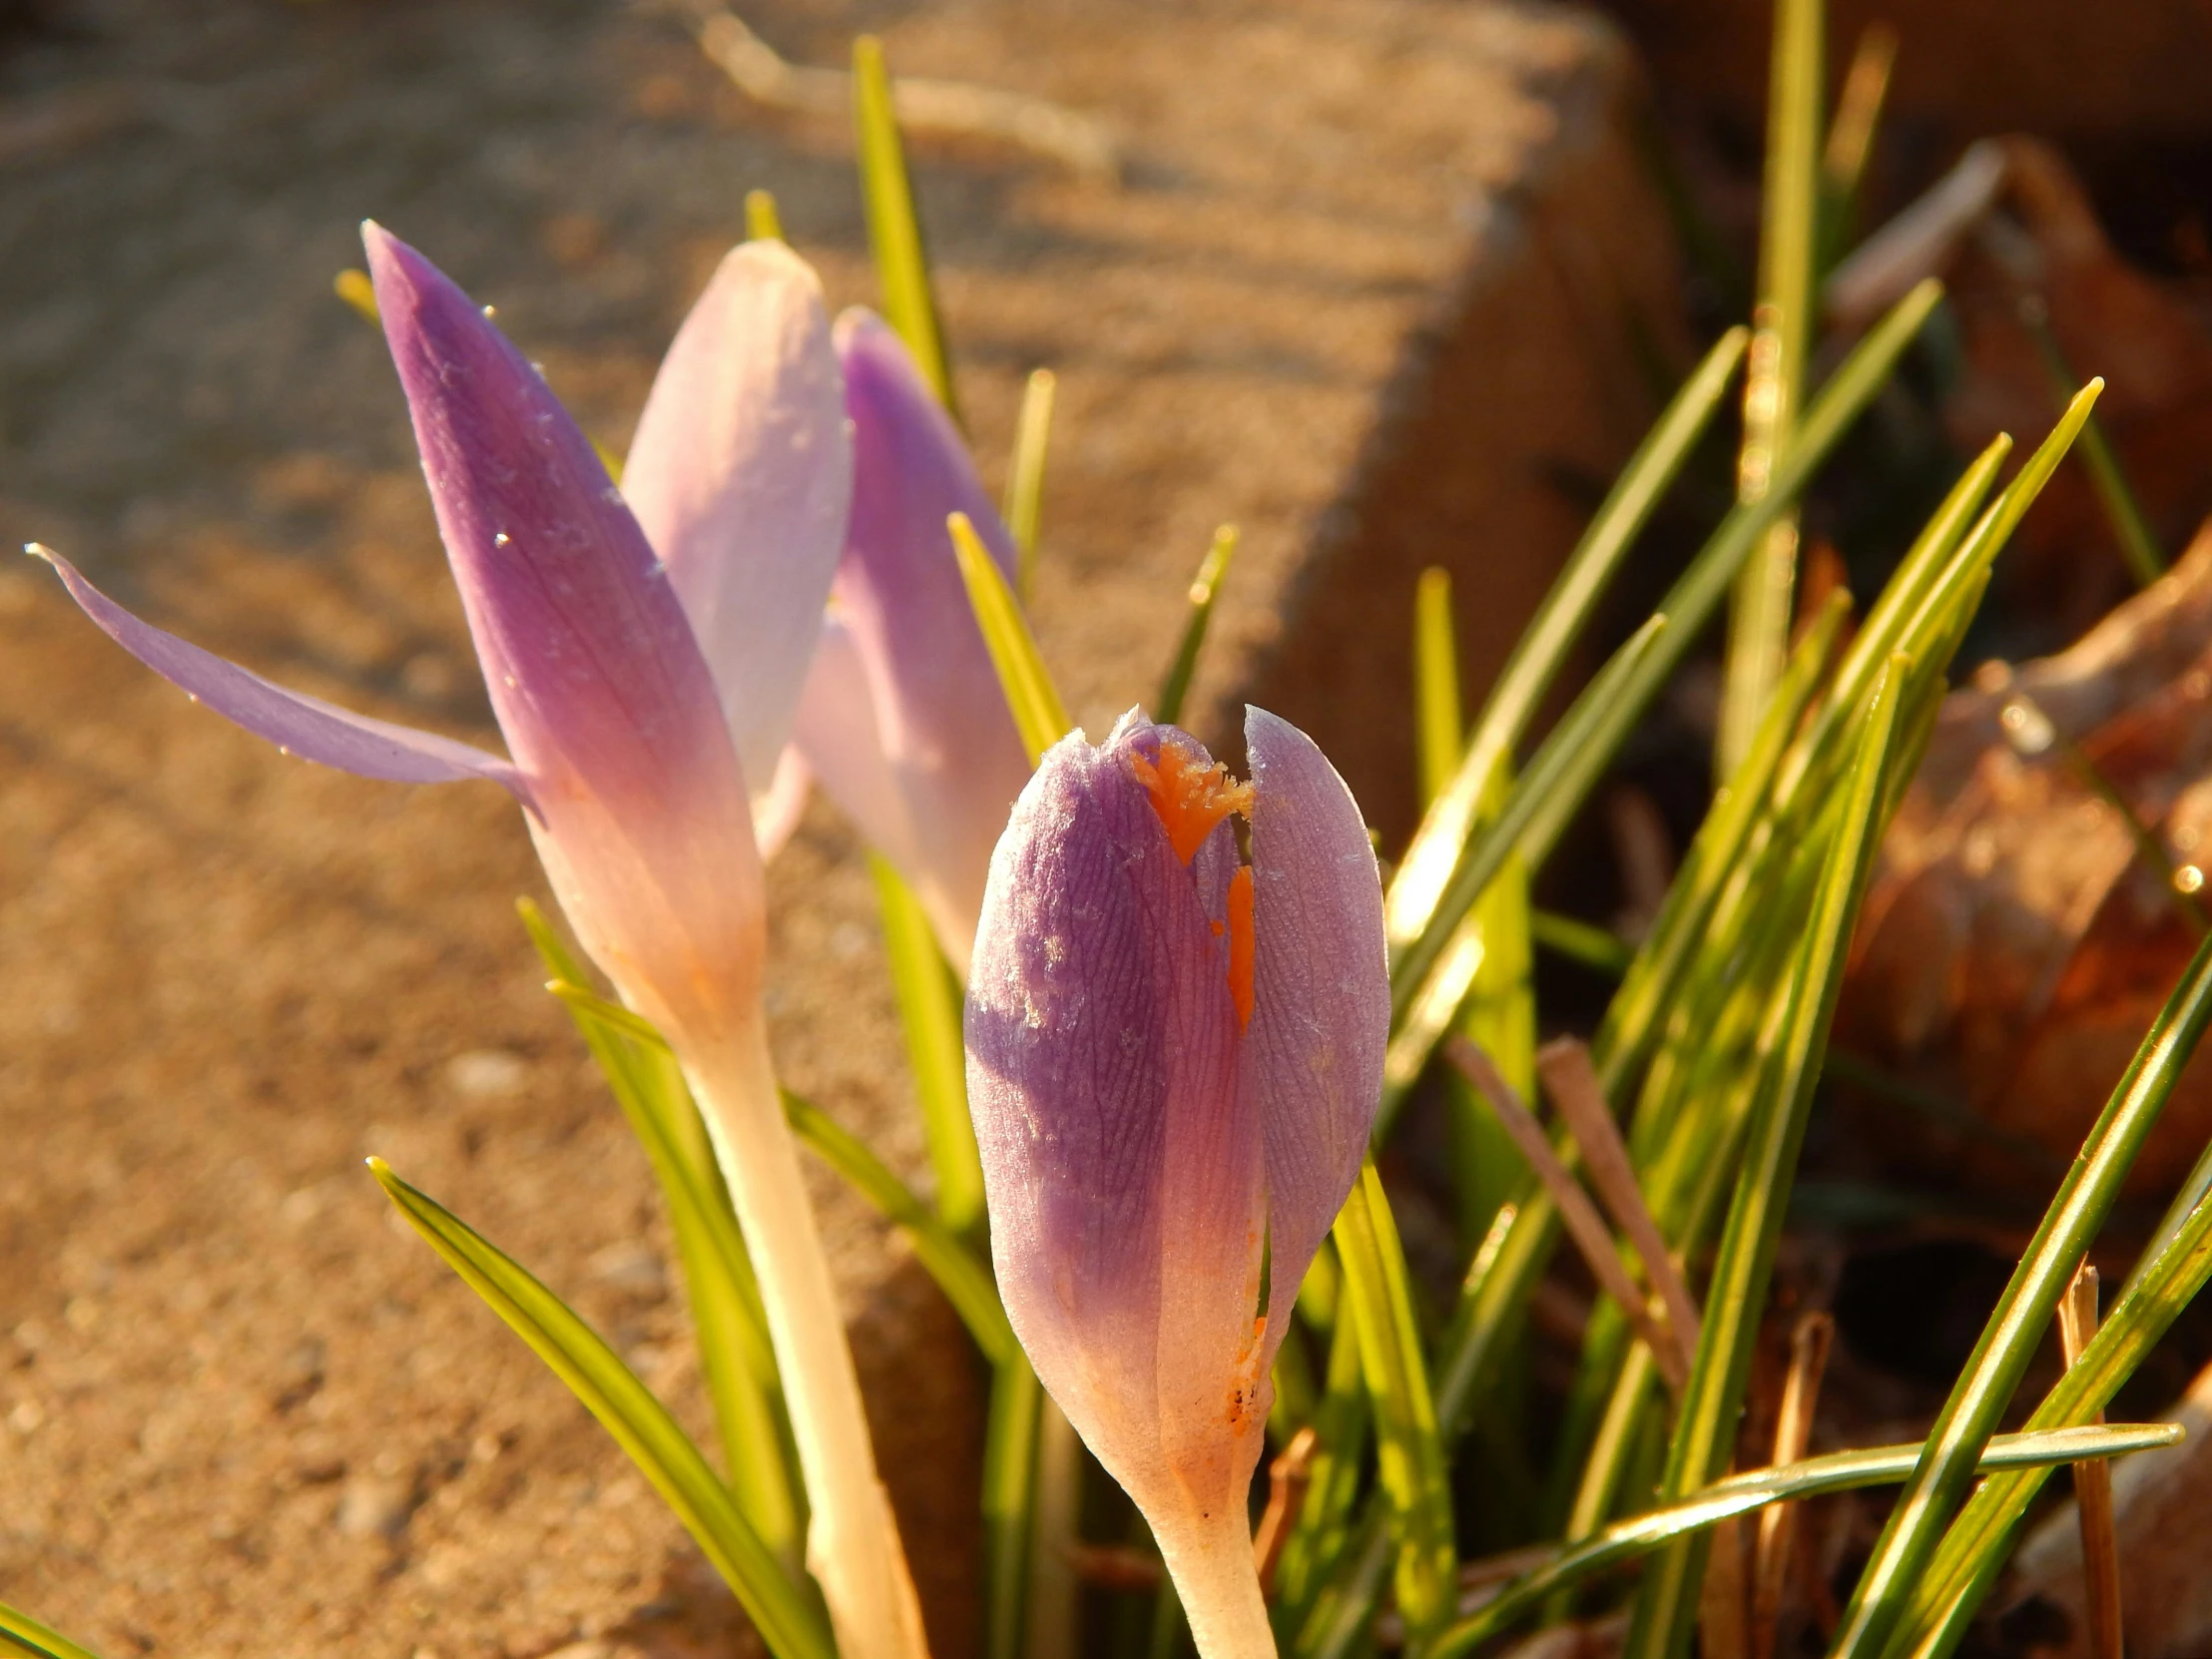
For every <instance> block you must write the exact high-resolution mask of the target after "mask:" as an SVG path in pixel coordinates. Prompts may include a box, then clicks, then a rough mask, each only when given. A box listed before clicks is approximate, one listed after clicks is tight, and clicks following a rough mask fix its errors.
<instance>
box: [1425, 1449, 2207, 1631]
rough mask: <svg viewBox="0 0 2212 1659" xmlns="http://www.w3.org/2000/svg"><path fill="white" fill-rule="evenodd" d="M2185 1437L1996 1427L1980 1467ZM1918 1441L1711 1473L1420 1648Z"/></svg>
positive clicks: (1492, 1623)
mask: <svg viewBox="0 0 2212 1659" xmlns="http://www.w3.org/2000/svg"><path fill="white" fill-rule="evenodd" d="M2180 1438H2181V1427H2180V1425H2179V1424H2178V1423H2165V1422H2149V1423H2120V1424H2114V1425H2111V1426H2101V1427H2082V1428H2062V1429H2057V1430H2053V1431H2047V1432H2042V1433H2020V1434H2000V1435H1998V1436H1997V1437H1996V1438H1994V1439H1992V1440H1991V1441H1990V1442H1989V1444H1988V1445H1987V1446H1986V1447H1985V1448H1984V1449H1983V1451H1982V1454H1981V1460H1980V1463H1979V1464H1978V1467H1979V1469H1980V1470H1982V1471H1983V1472H1990V1471H1994V1470H1999V1469H2020V1468H2039V1469H2049V1468H2054V1467H2057V1466H2059V1465H2061V1464H2064V1463H2067V1462H2070V1461H2074V1460H2076V1459H2080V1458H2085V1457H2120V1456H2125V1455H2126V1454H2127V1453H2129V1452H2134V1451H2149V1450H2154V1449H2156V1448H2157V1447H2159V1446H2168V1445H2173V1444H2175V1443H2176V1442H2178V1441H2179V1440H2180ZM1921 1450H1922V1447H1921V1446H1920V1445H1919V1444H1918V1443H1915V1444H1911V1445H1889V1446H1875V1447H1870V1448H1869V1449H1867V1450H1864V1451H1837V1452H1831V1453H1829V1454H1828V1455H1826V1456H1824V1457H1809V1458H1807V1459H1805V1460H1804V1461H1803V1462H1798V1463H1784V1464H1782V1465H1781V1466H1780V1467H1777V1468H1765V1469H1758V1470H1755V1471H1753V1472H1752V1473H1749V1474H1740V1475H1735V1476H1733V1477H1731V1478H1730V1479H1727V1480H1719V1481H1715V1482H1714V1483H1713V1484H1712V1485H1710V1486H1707V1487H1706V1488H1705V1489H1704V1490H1702V1491H1700V1492H1699V1493H1697V1494H1696V1495H1695V1496H1694V1497H1691V1498H1688V1499H1686V1500H1684V1501H1683V1502H1680V1503H1673V1504H1669V1505H1667V1506H1666V1507H1664V1508H1660V1509H1653V1510H1649V1511H1647V1512H1646V1513H1644V1514H1641V1515H1637V1516H1635V1517H1634V1518H1633V1519H1630V1520H1624V1521H1619V1522H1616V1523H1615V1524H1614V1525H1612V1526H1608V1527H1606V1528H1605V1529H1604V1530H1603V1531H1601V1532H1598V1533H1596V1534H1594V1535H1593V1536H1591V1537H1590V1538H1588V1539H1586V1540H1585V1541H1583V1542H1582V1543H1579V1544H1576V1545H1575V1546H1573V1547H1572V1548H1569V1549H1565V1550H1562V1551H1560V1552H1559V1554H1558V1555H1556V1556H1554V1557H1553V1558H1552V1559H1551V1560H1550V1561H1547V1562H1545V1563H1544V1564H1543V1565H1542V1566H1540V1567H1537V1568H1535V1569H1534V1570H1532V1571H1530V1572H1527V1573H1524V1574H1523V1575H1521V1576H1520V1577H1518V1578H1516V1579H1514V1580H1513V1581H1512V1582H1510V1583H1509V1584H1507V1585H1506V1586H1505V1587H1504V1589H1503V1590H1501V1591H1500V1592H1499V1593H1498V1595H1497V1596H1496V1598H1495V1599H1494V1600H1492V1601H1489V1602H1487V1603H1485V1604H1484V1605H1483V1606H1482V1607H1481V1608H1480V1609H1479V1610H1478V1611H1476V1612H1475V1613H1473V1614H1472V1615H1470V1616H1469V1617H1467V1618H1464V1619H1461V1620H1459V1621H1458V1622H1457V1623H1456V1624H1454V1625H1452V1626H1451V1628H1450V1629H1448V1630H1446V1631H1444V1632H1443V1633H1442V1634H1440V1635H1439V1636H1438V1637H1437V1638H1436V1640H1435V1641H1434V1642H1432V1643H1431V1644H1430V1645H1429V1646H1428V1648H1426V1649H1425V1650H1424V1652H1423V1659H1454V1656H1456V1655H1458V1654H1462V1653H1466V1652H1468V1651H1470V1650H1471V1649H1473V1648H1474V1647H1476V1646H1477V1645H1479V1644H1480V1643H1482V1642H1485V1641H1487V1640H1489V1639H1490V1638H1491V1637H1493V1636H1497V1635H1501V1634H1503V1633H1504V1632H1505V1631H1507V1630H1509V1629H1511V1628H1512V1626H1513V1625H1514V1624H1516V1623H1518V1622H1519V1621H1520V1620H1521V1619H1522V1618H1525V1617H1526V1616H1527V1615H1528V1614H1530V1613H1531V1612H1533V1611H1535V1610H1536V1609H1537V1608H1538V1607H1540V1606H1541V1605H1542V1604H1543V1603H1544V1602H1545V1600H1547V1599H1548V1598H1549V1597H1551V1596H1552V1595H1554V1594H1556V1593H1557V1592H1558V1591H1560V1590H1563V1589H1565V1588H1567V1587H1569V1586H1570V1585H1573V1584H1576V1583H1579V1582H1580V1581H1582V1580H1583V1579H1586V1578H1589V1577H1591V1576H1592V1575H1593V1574H1596V1573H1600V1572H1603V1571H1605V1570H1606V1569H1607V1568H1610V1567H1616V1566H1619V1565H1621V1564H1622V1563H1624V1562H1628V1561H1633V1560H1635V1559H1637V1558H1638V1557H1639V1556H1642V1555H1647V1554H1649V1553H1650V1552H1651V1551H1653V1550H1655V1549H1658V1548H1660V1547H1661V1546H1663V1545H1665V1544H1668V1543H1672V1542H1673V1541H1675V1540H1676V1539H1679V1538H1684V1537H1687V1536H1689V1535H1691V1534H1692V1533H1696V1532H1701V1531H1703V1530H1705V1529H1706V1528H1707V1527H1711V1526H1717V1525H1719V1524H1720V1523H1721V1522H1722V1521H1724V1520H1732V1519H1734V1518H1735V1517H1737V1516H1739V1515H1748V1514H1751V1513H1753V1512H1755V1511H1757V1510H1759V1509H1763V1508H1765V1507H1766V1506H1767V1505H1768V1504H1771V1503H1790V1502H1795V1501H1797V1500H1798V1499H1801V1498H1809V1497H1819V1496H1822V1495H1824V1494H1826V1493H1829V1492H1845V1491H1854V1490H1857V1489H1859V1488H1861V1487H1865V1486H1882V1485H1887V1484H1889V1483H1890V1482H1892V1481H1896V1480H1903V1479H1904V1478H1905V1477H1906V1476H1907V1475H1909V1474H1911V1473H1912V1472H1913V1465H1914V1463H1915V1462H1916V1461H1917V1460H1918V1459H1919V1457H1920V1454H1921Z"/></svg>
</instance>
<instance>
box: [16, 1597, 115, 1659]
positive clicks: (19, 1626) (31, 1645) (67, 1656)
mask: <svg viewBox="0 0 2212 1659" xmlns="http://www.w3.org/2000/svg"><path fill="white" fill-rule="evenodd" d="M9 1649H13V1650H14V1651H15V1652H17V1653H20V1654H22V1655H24V1656H25V1659H99V1656H98V1655H97V1654H95V1653H94V1652H93V1651H92V1649H90V1648H86V1647H79V1646H78V1645H77V1644H76V1643H75V1642H73V1641H71V1640H70V1639H69V1638H68V1637H67V1636H64V1635H63V1634H62V1633H61V1632H60V1631H58V1630H52V1629H49V1628H48V1627H47V1626H45V1625H43V1624H41V1623H39V1622H38V1620H36V1619H34V1618H32V1617H31V1615H30V1614H28V1613H20V1612H18V1611H16V1609H14V1608H13V1607H10V1606H9V1605H8V1604H7V1603H6V1602H4V1601H0V1651H5V1650H9Z"/></svg>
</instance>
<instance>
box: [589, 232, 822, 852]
mask: <svg viewBox="0 0 2212 1659" xmlns="http://www.w3.org/2000/svg"><path fill="white" fill-rule="evenodd" d="M842 379H843V377H842V375H841V373H840V371H839V369H838V367H837V354H836V351H835V350H834V349H833V348H832V346H831V345H830V316H829V313H828V311H827V310H825V309H824V307H823V302H822V283H821V282H820V281H819V280H818V279H817V278H816V277H815V274H814V271H813V269H812V268H811V267H809V266H808V264H807V263H806V261H804V260H802V259H801V258H800V257H799V256H798V255H796V254H794V253H793V252H792V251H791V249H789V248H788V247H786V246H785V245H784V244H783V243H780V242H765V241H764V242H748V243H743V244H740V245H739V246H738V247H737V248H734V249H732V250H731V251H730V253H729V254H728V255H727V256H725V257H724V259H723V262H722V264H721V266H720V268H719V269H717V271H716V272H715V275H714V277H713V279H712V280H710V281H709V282H708V284H707V288H706V291H705V292H704V293H702V294H701V295H700V296H699V299H698V301H697V302H696V303H695V304H694V305H693V306H692V308H691V314H690V315H689V316H688V317H686V318H685V320H684V325H683V327H682V328H680V329H679V330H678V331H677V334H676V339H675V342H674V343H673V344H671V345H670V347H669V349H668V354H667V355H666V356H665V357H663V358H662V359H661V367H660V372H659V373H658V374H657V375H655V377H654V380H653V390H652V392H651V393H650V395H648V396H647V398H646V401H645V411H644V413H643V414H641V415H640V416H639V418H638V429H637V434H636V436H635V437H634V438H633V439H632V440H631V445H630V455H629V458H628V460H627V461H626V462H625V463H624V465H623V473H622V493H623V496H624V498H625V499H627V500H628V502H629V503H630V510H631V512H632V513H634V514H635V515H636V516H637V520H638V523H639V525H640V526H641V527H642V528H643V529H644V531H645V537H646V540H647V541H649V542H650V543H652V545H653V547H654V549H655V550H656V551H657V552H658V553H659V554H660V555H661V559H662V562H663V563H665V564H666V565H667V566H668V574H669V580H670V582H671V583H672V584H673V585H674V586H675V589H676V597H677V598H678V599H679V600H681V601H682V602H683V606H684V612H685V615H686V616H688V617H689V618H690V619H691V625H692V632H693V633H694V634H696V635H697V636H698V639H699V644H700V649H701V650H702V651H704V652H705V653H706V657H707V663H708V666H709V667H710V668H711V669H712V670H713V671H714V677H715V684H716V685H717V687H718V688H719V689H720V690H721V693H722V705H723V713H724V714H725V716H726V717H727V718H728V721H729V725H730V736H731V739H732V741H733V742H734V743H735V744H736V745H737V749H738V761H739V764H740V765H741V766H742V767H743V768H744V769H745V776H746V781H747V783H748V784H749V785H750V786H751V787H752V789H753V791H754V792H755V793H754V802H753V814H754V827H755V831H756V835H757V838H758V839H759V841H760V845H761V855H762V856H763V857H764V858H765V857H772V856H774V854H775V852H776V849H777V848H778V847H779V846H781V845H782V844H783V842H784V840H785V838H786V837H787V836H788V835H789V834H790V832H791V830H792V828H793V825H794V824H795V823H796V821H797V817H798V810H799V808H800V807H801V806H803V805H804V804H805V799H806V791H805V769H804V768H803V767H802V766H800V765H799V764H798V762H797V757H796V756H791V757H788V758H786V759H785V761H784V764H782V765H781V766H780V765H779V758H780V757H781V756H783V755H784V750H785V743H786V740H787V739H788V738H789V737H790V736H791V729H792V718H793V715H794V714H795V712H796V711H797V709H798V705H799V696H800V688H801V686H802V685H803V684H804V683H805V679H806V674H807V663H808V658H809V656H810V655H811V654H812V652H813V650H814V646H815V634H816V630H817V628H818V627H819V626H820V622H821V618H822V611H823V605H824V603H825V602H826V601H827V600H828V599H829V597H830V578H831V577H832V576H833V575H834V574H835V573H836V568H837V558H838V555H839V553H840V552H841V551H842V549H843V546H844V530H845V514H846V510H847V508H848V507H849V506H850V504H851V497H852V442H851V439H850V437H849V435H848V434H847V432H846V427H845V413H844V389H843V383H842Z"/></svg>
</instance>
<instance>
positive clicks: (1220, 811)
mask: <svg viewBox="0 0 2212 1659" xmlns="http://www.w3.org/2000/svg"><path fill="white" fill-rule="evenodd" d="M1129 765H1130V767H1131V769H1132V770H1133V771H1135V773H1136V775H1137V782H1138V783H1140V784H1142V785H1143V786H1144V787H1145V790H1146V793H1148V794H1149V795H1150V796H1151V797H1152V810H1153V811H1154V812H1156V813H1158V814H1159V815H1160V822H1161V823H1162V824H1163V825H1165V826H1166V827H1167V831H1168V843H1169V844H1170V845H1172V846H1173V847H1174V848H1175V855H1176V856H1177V857H1178V858H1180V859H1182V860H1183V861H1184V862H1185V863H1186V864H1187V863H1189V862H1190V861H1191V860H1192V859H1193V858H1194V857H1196V856H1197V855H1198V849H1199V848H1200V847H1201V846H1203V845H1205V843H1206V837H1207V836H1208V835H1210V834H1212V833H1213V832H1214V827H1215V826H1216V825H1218V824H1220V823H1221V821H1222V820H1223V819H1225V818H1227V817H1228V816H1229V815H1230V814H1231V813H1243V814H1244V815H1245V816H1246V817H1247V818H1249V817H1251V816H1252V786H1251V785H1250V784H1240V783H1237V782H1236V781H1235V780H1233V779H1232V778H1231V777H1230V776H1229V769H1228V768H1227V767H1225V766H1222V765H1220V764H1218V763H1217V764H1215V765H1213V766H1210V767H1202V766H1200V765H1199V764H1198V762H1197V761H1196V760H1195V759H1194V758H1193V757H1192V755H1191V753H1190V751H1189V750H1187V749H1185V748H1184V747H1183V746H1182V745H1181V744H1179V743H1177V742H1176V741H1175V740H1174V739H1172V738H1163V739H1162V740H1161V742H1160V759H1159V760H1158V761H1157V762H1154V761H1148V760H1146V759H1145V757H1144V756H1142V755H1140V754H1138V753H1137V752H1136V751H1135V750H1131V751H1130V752H1129Z"/></svg>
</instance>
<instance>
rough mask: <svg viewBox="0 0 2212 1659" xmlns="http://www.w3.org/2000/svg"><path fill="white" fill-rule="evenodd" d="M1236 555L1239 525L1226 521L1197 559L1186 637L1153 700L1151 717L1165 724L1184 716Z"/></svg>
mask: <svg viewBox="0 0 2212 1659" xmlns="http://www.w3.org/2000/svg"><path fill="white" fill-rule="evenodd" d="M1236 556H1237V527H1236V526H1235V525H1234V524H1224V525H1223V526H1221V528H1220V529H1218V530H1216V531H1215V532H1214V540H1213V545H1212V546H1210V547H1208V548H1207V549H1206V557H1205V558H1203V559H1201V560H1199V562H1198V574H1197V575H1196V576H1194V577H1192V578H1191V588H1190V593H1189V594H1188V596H1187V598H1188V601H1189V604H1190V615H1189V617H1188V618H1187V619H1186V620H1185V622H1184V624H1183V637H1182V639H1181V640H1180V641H1179V642H1178V643H1177V645H1176V647H1175V661H1174V662H1172V663H1170V664H1169V665H1168V672H1167V677H1166V678H1165V679H1164V680H1162V681H1161V682H1160V695H1159V696H1158V697H1157V698H1155V699H1154V700H1153V705H1152V718H1153V719H1154V720H1156V721H1158V722H1159V723H1160V724H1161V725H1162V726H1174V725H1176V724H1177V723H1179V722H1180V721H1181V720H1182V718H1183V705H1184V703H1185V702H1186V701H1188V700H1189V698H1190V695H1191V681H1192V680H1193V679H1194V678H1196V676H1197V674H1198V654H1199V652H1200V651H1201V650H1202V649H1204V647H1205V644H1206V630H1207V628H1208V627H1209V626H1210V625H1211V624H1212V622H1213V620H1214V601H1215V600H1216V599H1217V598H1219V597H1220V595H1221V582H1222V578H1223V577H1224V576H1227V575H1228V574H1229V561H1230V560H1231V559H1234V558H1235V557H1236Z"/></svg>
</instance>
